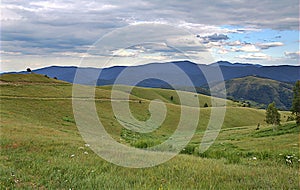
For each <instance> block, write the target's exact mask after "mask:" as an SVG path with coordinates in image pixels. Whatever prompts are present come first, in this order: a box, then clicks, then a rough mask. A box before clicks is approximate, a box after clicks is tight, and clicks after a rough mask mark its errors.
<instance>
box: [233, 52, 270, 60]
mask: <svg viewBox="0 0 300 190" xmlns="http://www.w3.org/2000/svg"><path fill="white" fill-rule="evenodd" d="M237 58H240V59H245V60H265V59H270V56H268V55H267V54H264V53H248V54H246V55H239V56H237Z"/></svg>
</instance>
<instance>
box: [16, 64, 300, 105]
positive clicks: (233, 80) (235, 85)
mask: <svg viewBox="0 0 300 190" xmlns="http://www.w3.org/2000/svg"><path fill="white" fill-rule="evenodd" d="M32 72H34V73H37V74H43V75H47V76H48V77H51V78H54V77H55V78H58V79H60V80H63V81H67V82H71V83H79V84H86V85H98V86H102V85H112V84H122V85H131V86H140V87H150V88H167V89H174V88H176V89H182V90H189V88H190V87H191V86H194V87H196V90H197V92H199V93H203V94H209V93H210V92H209V89H208V82H209V83H210V86H216V85H218V84H219V82H221V81H223V80H224V81H226V83H225V84H226V90H227V96H230V97H232V98H234V99H237V100H251V101H255V102H257V103H259V104H261V105H263V106H265V105H267V104H268V103H270V102H272V101H275V103H276V104H277V105H278V106H279V108H281V109H289V108H290V106H291V100H290V99H291V97H292V86H293V85H292V83H294V82H296V81H297V80H300V66H291V65H280V66H262V65H258V64H245V63H230V62H227V61H219V62H216V63H212V64H209V65H204V64H196V63H193V62H190V61H175V62H166V63H149V64H145V65H138V66H114V67H109V68H103V69H102V68H83V67H74V66H69V67H62V66H50V67H45V68H41V69H36V70H33V71H32ZM19 73H28V72H26V71H23V72H19ZM99 73H100V75H99ZM218 73H222V76H220V75H219V74H218ZM186 76H188V78H187V77H186ZM249 76H251V77H249ZM207 78H208V79H209V81H208V80H206V79H207Z"/></svg>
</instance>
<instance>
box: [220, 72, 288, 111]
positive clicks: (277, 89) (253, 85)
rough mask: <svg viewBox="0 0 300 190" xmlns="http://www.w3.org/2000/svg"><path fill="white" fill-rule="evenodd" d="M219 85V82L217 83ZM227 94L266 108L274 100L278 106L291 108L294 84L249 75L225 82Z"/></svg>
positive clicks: (284, 108) (285, 108) (286, 108)
mask: <svg viewBox="0 0 300 190" xmlns="http://www.w3.org/2000/svg"><path fill="white" fill-rule="evenodd" d="M216 85H218V84H216ZM225 86H226V92H227V96H228V97H229V98H230V97H232V98H233V99H235V100H240V101H246V100H250V101H253V102H254V103H255V102H256V103H258V104H259V106H260V107H262V108H265V107H266V106H267V105H268V104H270V103H272V102H273V101H274V102H275V103H276V105H277V107H278V108H280V109H283V110H289V109H290V108H291V106H292V98H293V84H290V83H285V82H279V81H276V80H272V79H268V78H261V77H257V76H247V77H242V78H235V79H231V80H228V81H226V82H225Z"/></svg>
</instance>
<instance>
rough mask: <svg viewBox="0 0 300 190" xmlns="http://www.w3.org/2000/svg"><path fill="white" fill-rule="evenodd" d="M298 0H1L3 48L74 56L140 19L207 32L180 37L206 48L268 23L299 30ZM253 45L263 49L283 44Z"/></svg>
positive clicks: (269, 26) (189, 48)
mask: <svg viewBox="0 0 300 190" xmlns="http://www.w3.org/2000/svg"><path fill="white" fill-rule="evenodd" d="M298 4H299V2H298V1H297V0H285V1H273V2H272V3H270V1H269V0H253V1H251V2H249V1H246V0H235V1H229V0H225V1H213V2H212V1H206V0H191V1H189V2H185V1H181V0H173V1H157V0H153V1H150V0H132V1H126V2H125V1H121V0H113V1H109V0H97V1H96V0H81V1H75V0H65V1H60V0H28V1H18V0H2V2H1V6H0V8H1V46H2V47H1V49H2V50H3V51H5V52H20V53H21V54H22V55H39V56H40V55H43V56H44V57H45V59H46V57H51V56H54V57H56V56H58V55H62V56H65V55H63V54H64V52H69V53H67V54H68V57H71V56H72V54H71V53H70V52H74V53H73V55H74V56H78V55H80V54H82V53H84V52H85V51H86V50H88V47H87V46H88V45H91V44H93V43H94V42H95V41H97V40H98V39H99V38H100V37H102V36H103V35H105V34H107V33H108V32H111V31H114V30H115V29H118V28H121V27H125V26H128V25H136V24H141V23H153V24H171V25H173V26H176V27H178V28H180V29H183V30H187V31H189V32H191V33H192V34H193V35H195V34H199V35H200V37H203V39H202V42H201V41H200V43H204V42H205V43H207V45H205V47H203V46H201V47H200V46H197V45H195V44H194V45H193V44H192V42H189V40H187V41H184V40H182V39H178V42H182V45H181V46H180V48H181V49H183V50H184V51H191V52H193V51H195V52H196V51H207V48H211V47H223V46H225V45H226V44H225V43H227V45H228V46H233V47H234V46H244V44H242V42H241V44H237V43H239V42H240V40H239V39H235V38H232V39H234V40H236V41H234V42H230V41H229V40H231V39H228V38H231V35H232V34H245V33H251V32H256V31H260V30H262V29H264V28H267V29H274V30H298V29H299V8H298V6H295V5H298ZM274 10H280V11H274ZM139 32H140V33H143V31H139ZM159 32H160V33H161V35H162V36H165V37H166V38H167V37H168V35H169V34H168V33H167V32H166V31H159ZM134 35H135V34H134ZM141 40H142V39H141ZM198 40H199V39H198ZM113 43H115V42H113ZM230 43H231V44H230ZM234 43H236V44H234ZM253 43H254V42H253ZM253 45H255V46H256V47H257V48H260V49H268V48H270V47H276V46H279V45H278V44H274V43H273V44H253ZM193 48H194V49H193ZM238 48H239V50H237V49H235V50H237V51H244V52H256V49H255V48H253V47H252V50H251V47H238ZM116 49H118V48H116ZM250 50H251V51H250ZM227 51H228V50H227ZM229 51H230V50H229ZM60 53H61V54H60Z"/></svg>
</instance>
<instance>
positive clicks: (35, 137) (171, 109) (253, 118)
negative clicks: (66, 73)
mask: <svg viewBox="0 0 300 190" xmlns="http://www.w3.org/2000/svg"><path fill="white" fill-rule="evenodd" d="M0 81H1V83H0V89H1V90H0V98H1V110H0V111H1V112H0V113H1V127H0V129H1V138H0V148H1V154H0V168H1V170H0V189H210V188H214V189H232V187H235V188H237V189H249V188H251V189H270V188H271V189H282V188H284V189H297V188H298V187H299V186H298V185H299V184H298V182H299V181H298V177H299V175H298V174H299V173H298V172H299V171H298V168H299V161H298V160H297V159H298V158H299V144H298V143H299V142H298V140H299V127H296V126H295V123H294V122H288V123H283V125H282V126H280V127H278V128H277V131H275V132H274V131H273V130H272V127H271V126H268V125H266V124H265V122H264V118H265V111H264V110H260V109H254V108H244V107H238V105H237V104H236V103H235V102H232V101H230V100H227V108H225V107H224V105H217V107H212V106H213V105H212V104H210V102H209V101H210V97H209V96H206V95H201V94H198V95H196V94H193V96H192V97H193V98H198V99H199V104H200V106H201V108H200V116H199V124H198V126H197V129H196V131H195V133H194V136H193V138H192V140H191V142H190V143H189V144H188V145H187V146H186V148H185V149H183V150H182V152H181V154H180V155H178V156H176V157H174V158H173V159H171V160H169V161H168V162H166V163H163V164H161V165H159V166H155V167H150V168H143V169H136V168H124V167H120V166H117V165H114V164H112V163H109V162H107V161H105V160H104V159H102V158H101V157H99V156H98V155H97V154H95V153H94V152H93V151H92V150H91V149H90V147H89V146H90V145H88V144H86V142H85V141H83V139H82V137H81V135H80V133H79V131H78V129H77V127H76V122H75V118H74V115H73V108H72V84H70V83H65V82H62V81H59V80H54V79H49V78H47V77H45V76H44V75H39V74H30V75H20V74H6V75H1V76H0ZM124 89H125V91H123V90H122V89H120V91H117V93H120V94H122V93H128V92H127V91H126V89H127V88H126V87H124ZM184 93H190V92H184ZM189 95H190V94H189ZM195 95H196V97H195ZM171 96H173V99H172V100H171V99H170V97H171ZM110 97H111V87H110V86H104V87H96V89H95V105H96V108H97V114H98V117H99V120H101V122H102V123H103V125H104V127H105V130H106V131H107V132H108V133H109V134H110V135H111V137H112V138H113V139H115V141H117V142H119V143H122V144H124V145H126V146H133V147H137V148H146V147H149V146H153V145H156V144H157V143H161V142H163V141H165V140H166V139H167V138H169V137H170V135H172V134H173V132H174V131H175V130H176V126H177V125H178V122H179V118H180V112H181V108H180V106H179V104H180V101H178V99H177V98H178V97H177V96H176V93H175V92H174V91H172V90H166V89H145V88H140V87H135V88H134V89H133V90H132V92H131V93H130V99H129V105H130V110H131V112H132V114H133V115H134V117H136V118H137V119H139V120H147V119H148V118H149V117H150V115H149V111H148V108H149V103H150V100H155V99H161V100H162V101H163V102H165V105H166V108H167V111H168V114H167V117H166V118H165V121H164V122H163V124H162V125H161V126H160V127H159V128H158V129H157V130H155V131H153V132H150V133H137V132H133V131H130V130H128V129H126V128H124V127H122V126H121V125H120V123H119V121H118V120H117V119H116V117H115V115H114V113H113V111H112V106H111V99H110ZM84 101H85V100H84ZM204 103H209V107H206V108H205V107H204V106H203V104H204ZM215 106H216V105H215ZM212 109H226V116H225V121H224V123H223V126H222V129H221V131H220V134H219V136H218V138H217V140H216V141H215V142H214V143H213V145H212V146H211V148H209V150H208V151H206V152H204V153H199V151H197V150H198V149H197V147H198V146H199V144H200V142H201V139H202V137H203V135H204V133H205V129H206V126H207V123H208V120H209V116H210V113H211V110H212ZM288 115H290V113H289V112H281V117H282V120H283V121H284V120H285V119H286V118H287V116H288ZM258 122H260V124H261V129H260V130H255V129H256V127H257V123H258ZM289 155H291V156H293V158H292V161H293V162H292V164H287V163H286V161H285V160H286V156H289ZM278 179H280V180H278Z"/></svg>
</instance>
